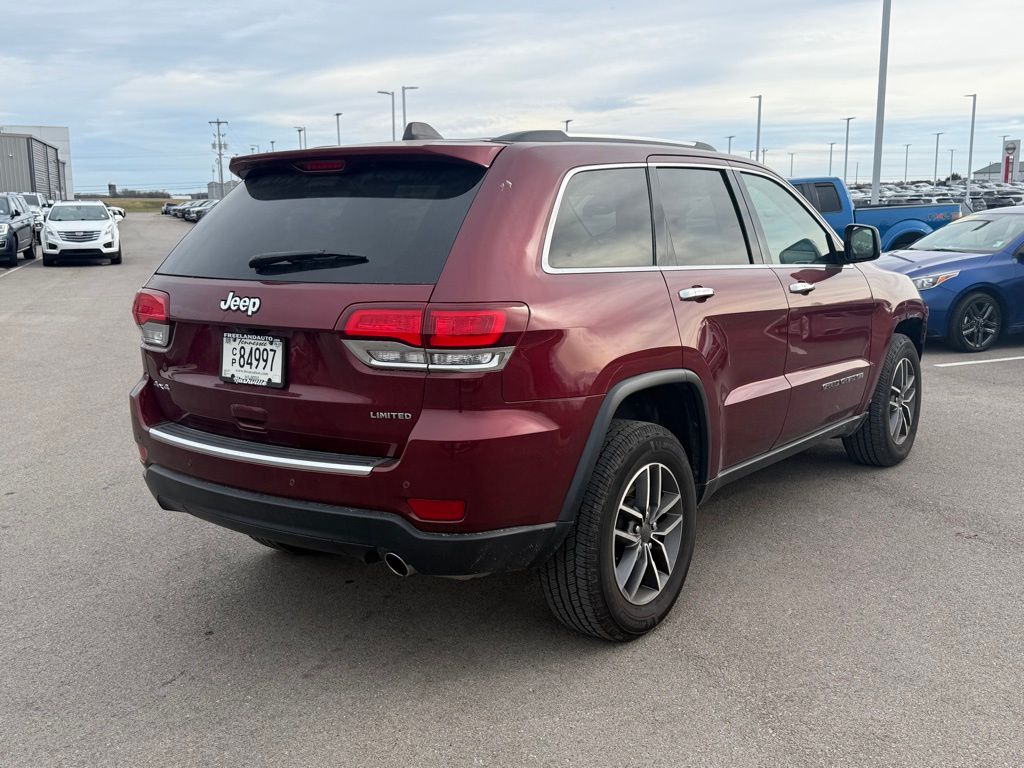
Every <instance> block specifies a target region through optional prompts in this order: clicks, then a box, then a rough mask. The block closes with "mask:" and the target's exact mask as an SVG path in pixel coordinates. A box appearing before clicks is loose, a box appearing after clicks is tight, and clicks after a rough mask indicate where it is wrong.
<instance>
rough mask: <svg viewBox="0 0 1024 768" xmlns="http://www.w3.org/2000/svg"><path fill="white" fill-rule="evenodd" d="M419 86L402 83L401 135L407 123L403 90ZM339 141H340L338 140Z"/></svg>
mask: <svg viewBox="0 0 1024 768" xmlns="http://www.w3.org/2000/svg"><path fill="white" fill-rule="evenodd" d="M419 89H420V87H419V86H418V85H403V86H402V135H403V136H404V135H405V126H407V125H408V124H409V123H407V122H406V121H405V92H406V91H418V90H419ZM339 143H340V142H339Z"/></svg>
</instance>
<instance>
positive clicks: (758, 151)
mask: <svg viewBox="0 0 1024 768" xmlns="http://www.w3.org/2000/svg"><path fill="white" fill-rule="evenodd" d="M761 97H762V94H758V95H757V96H751V97H750V98H752V99H757V138H755V139H754V157H757V156H758V155H760V154H761Z"/></svg>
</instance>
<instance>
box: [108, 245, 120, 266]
mask: <svg viewBox="0 0 1024 768" xmlns="http://www.w3.org/2000/svg"><path fill="white" fill-rule="evenodd" d="M110 263H111V264H120V263H121V249H120V248H118V249H117V253H116V254H115V255H113V256H111V257H110Z"/></svg>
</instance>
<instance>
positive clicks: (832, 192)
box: [814, 184, 843, 213]
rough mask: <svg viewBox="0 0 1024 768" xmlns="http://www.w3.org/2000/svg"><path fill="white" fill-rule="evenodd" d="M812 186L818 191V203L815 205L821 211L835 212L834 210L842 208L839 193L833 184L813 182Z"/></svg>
mask: <svg viewBox="0 0 1024 768" xmlns="http://www.w3.org/2000/svg"><path fill="white" fill-rule="evenodd" d="M814 188H815V189H816V190H817V192H818V204H817V205H816V206H815V207H816V208H817V209H818V210H819V211H821V212H822V213H835V212H836V211H841V210H843V206H842V204H841V203H840V202H839V193H838V192H837V191H836V188H835V185H834V184H815V185H814Z"/></svg>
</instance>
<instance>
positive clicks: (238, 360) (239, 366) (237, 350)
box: [220, 333, 284, 388]
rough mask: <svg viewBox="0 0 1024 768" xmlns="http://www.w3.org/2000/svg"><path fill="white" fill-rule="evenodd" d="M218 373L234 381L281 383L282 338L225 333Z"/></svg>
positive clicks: (271, 384) (269, 385)
mask: <svg viewBox="0 0 1024 768" xmlns="http://www.w3.org/2000/svg"><path fill="white" fill-rule="evenodd" d="M220 377H221V378H222V379H224V381H231V382H234V383H235V384H253V385H255V386H258V387H278V388H280V387H283V386H284V339H277V338H274V337H273V336H260V335H256V334H249V333H225V334H224V344H223V346H222V347H221V355H220Z"/></svg>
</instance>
